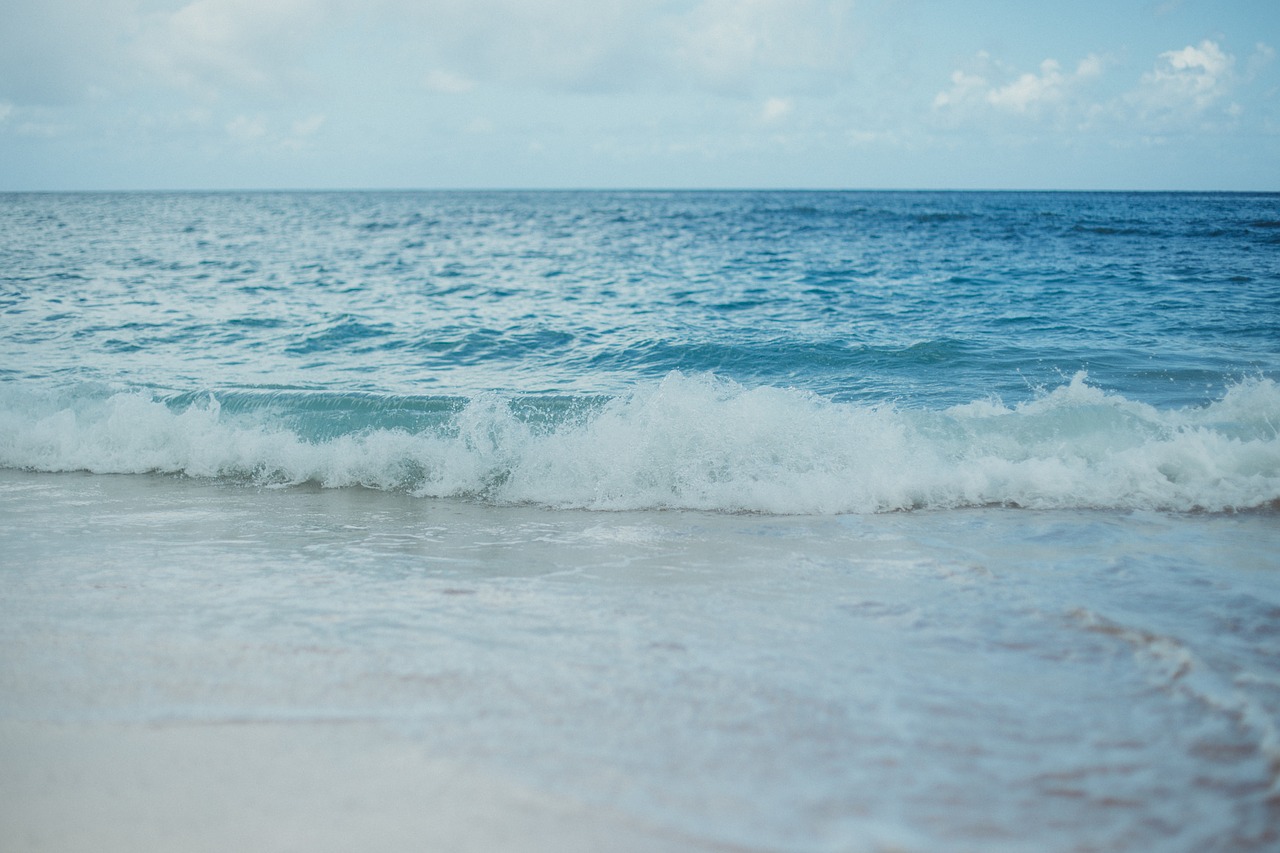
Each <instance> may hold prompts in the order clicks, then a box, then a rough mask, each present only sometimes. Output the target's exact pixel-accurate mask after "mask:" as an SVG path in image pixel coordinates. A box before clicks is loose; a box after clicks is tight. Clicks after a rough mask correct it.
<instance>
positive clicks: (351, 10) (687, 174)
mask: <svg viewBox="0 0 1280 853" xmlns="http://www.w3.org/2000/svg"><path fill="white" fill-rule="evenodd" d="M1277 50H1280V0H1043V1H1042V0H649V2H642V0H4V3H3V5H2V6H0V191H6V190H141V189H346V188H371V189H377V188H405V189H409V188H424V189H431V188H833V189H845V188H848V189H1140V190H1164V189H1168V190H1264V191H1278V190H1280V58H1277V55H1276V53H1277Z"/></svg>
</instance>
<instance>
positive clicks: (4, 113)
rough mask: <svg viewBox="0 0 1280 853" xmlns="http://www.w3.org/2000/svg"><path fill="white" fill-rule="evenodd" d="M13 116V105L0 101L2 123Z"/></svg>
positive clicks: (0, 120) (0, 119)
mask: <svg viewBox="0 0 1280 853" xmlns="http://www.w3.org/2000/svg"><path fill="white" fill-rule="evenodd" d="M11 115H13V104H11V103H9V102H8V101H0V122H3V121H4V120H5V119H7V118H8V117H9V116H11Z"/></svg>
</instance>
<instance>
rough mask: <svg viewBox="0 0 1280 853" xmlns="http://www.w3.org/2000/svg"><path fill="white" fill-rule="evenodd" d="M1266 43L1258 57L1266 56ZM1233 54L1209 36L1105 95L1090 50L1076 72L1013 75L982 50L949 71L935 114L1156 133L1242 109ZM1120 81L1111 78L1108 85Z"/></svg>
mask: <svg viewBox="0 0 1280 853" xmlns="http://www.w3.org/2000/svg"><path fill="white" fill-rule="evenodd" d="M1264 47H1265V46H1260V47H1259V49H1257V50H1255V54H1254V55H1255V56H1258V57H1263V58H1265V57H1266V50H1264V49H1263V48H1264ZM1235 64H1236V60H1235V57H1234V56H1232V55H1231V54H1229V53H1227V52H1226V51H1224V50H1223V49H1222V48H1221V46H1219V45H1218V44H1217V43H1216V42H1214V41H1209V40H1206V41H1202V42H1200V44H1198V45H1187V46H1186V47H1183V48H1180V49H1177V50H1168V51H1164V52H1163V53H1161V54H1159V55H1158V56H1157V57H1156V61H1155V63H1154V65H1153V66H1152V67H1151V69H1150V70H1149V71H1147V72H1145V73H1144V74H1142V75H1141V77H1139V79H1138V80H1137V81H1135V82H1133V83H1132V84H1131V85H1130V86H1129V87H1128V88H1127V89H1122V90H1120V91H1113V93H1112V94H1110V95H1105V96H1104V95H1102V94H1101V93H1100V92H1099V91H1098V90H1097V89H1095V88H1094V86H1093V85H1092V84H1093V82H1094V81H1096V80H1101V78H1102V77H1103V76H1104V74H1103V72H1104V70H1106V66H1107V63H1106V62H1105V61H1104V60H1103V59H1102V58H1101V57H1099V56H1098V55H1096V54H1091V55H1089V56H1086V57H1085V58H1084V59H1082V60H1080V61H1079V62H1078V63H1077V64H1076V67H1075V69H1074V70H1072V71H1069V72H1068V71H1065V70H1063V68H1062V66H1061V65H1060V64H1059V63H1058V62H1056V61H1055V60H1053V59H1046V60H1044V61H1043V62H1042V63H1040V67H1039V69H1038V70H1037V71H1035V72H1025V73H1017V72H1016V71H1015V70H1014V69H1012V68H1010V67H1009V66H1007V65H1005V64H1003V63H1001V62H999V61H997V60H995V59H993V58H992V57H990V56H988V55H987V54H978V56H977V57H976V58H975V61H974V63H973V64H972V66H971V67H970V68H967V69H959V70H957V71H954V72H953V73H952V75H951V85H950V87H948V88H947V89H944V90H942V91H940V92H938V93H937V95H935V96H934V99H933V106H934V111H935V114H937V115H939V116H945V117H948V118H950V119H951V120H956V121H963V122H975V123H983V122H990V121H993V120H995V119H997V118H998V117H1000V116H1005V117H1006V118H1007V120H1012V119H1014V118H1017V119H1019V120H1021V121H1023V122H1028V123H1030V122H1036V121H1040V120H1048V121H1051V122H1052V123H1053V125H1054V127H1055V129H1058V130H1066V129H1070V130H1076V131H1080V130H1092V131H1103V130H1106V131H1110V132H1114V133H1120V134H1122V135H1129V134H1131V133H1133V132H1141V133H1143V134H1159V133H1163V132H1165V131H1166V130H1169V129H1171V128H1172V127H1175V126H1178V125H1180V124H1181V125H1185V124H1186V123H1187V122H1199V123H1200V125H1201V126H1203V125H1204V122H1205V121H1206V120H1209V119H1213V118H1218V119H1223V120H1230V119H1234V118H1236V117H1238V116H1239V115H1240V114H1241V113H1242V112H1243V110H1244V108H1243V107H1242V106H1241V105H1240V104H1239V103H1236V102H1234V101H1232V100H1231V98H1230V95H1231V92H1232V91H1233V89H1234V88H1235V87H1236V85H1237V83H1238V82H1239V79H1238V76H1237V75H1236V73H1235V70H1234V69H1235ZM1116 82H1119V81H1113V84H1114V83H1116Z"/></svg>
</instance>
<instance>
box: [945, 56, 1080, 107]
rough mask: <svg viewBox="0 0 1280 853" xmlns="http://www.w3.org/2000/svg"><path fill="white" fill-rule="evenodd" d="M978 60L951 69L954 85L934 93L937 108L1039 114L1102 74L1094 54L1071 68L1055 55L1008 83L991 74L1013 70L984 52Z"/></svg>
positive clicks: (1002, 76) (1060, 102)
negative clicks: (1065, 67) (970, 65)
mask: <svg viewBox="0 0 1280 853" xmlns="http://www.w3.org/2000/svg"><path fill="white" fill-rule="evenodd" d="M975 64H976V65H977V67H978V69H979V70H978V71H966V70H963V69H960V70H956V71H953V72H952V74H951V87H950V88H949V89H944V90H943V91H941V92H938V94H937V95H935V96H934V99H933V106H934V109H937V110H960V111H962V112H966V113H974V112H978V113H980V112H983V111H987V110H989V109H994V110H995V111H997V112H1004V113H1014V114H1022V115H1026V114H1037V113H1039V112H1040V111H1042V110H1044V109H1047V108H1052V107H1055V106H1060V105H1064V104H1066V103H1068V102H1069V101H1071V100H1072V99H1074V98H1075V97H1076V95H1077V92H1078V90H1079V89H1080V87H1081V86H1082V85H1083V84H1084V83H1086V82H1087V81H1089V80H1092V79H1094V78H1096V77H1099V76H1101V74H1102V69H1103V61H1102V59H1101V58H1099V57H1098V56H1096V55H1092V54H1091V55H1089V56H1086V57H1085V58H1084V59H1082V60H1080V61H1079V62H1078V63H1077V64H1076V67H1075V70H1074V71H1071V72H1064V71H1063V70H1062V65H1061V64H1060V63H1059V62H1058V61H1057V60H1056V59H1046V60H1044V61H1043V62H1041V63H1040V69H1039V72H1038V73H1032V72H1027V73H1023V74H1018V75H1017V76H1016V77H1014V79H1013V80H1010V81H1009V82H1007V83H998V82H996V83H993V82H992V81H991V79H990V77H993V76H994V77H1000V78H1008V77H1010V76H1012V74H1013V72H1012V70H1011V69H1010V68H1009V67H1008V66H1006V65H1004V64H1002V63H999V62H996V61H994V60H993V59H992V58H991V56H990V55H988V54H986V53H985V52H984V53H979V54H978V55H977V57H976V62H975Z"/></svg>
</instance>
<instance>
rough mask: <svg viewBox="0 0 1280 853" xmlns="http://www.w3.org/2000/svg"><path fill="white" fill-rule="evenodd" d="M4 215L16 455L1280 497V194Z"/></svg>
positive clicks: (572, 197) (489, 202)
mask: <svg viewBox="0 0 1280 853" xmlns="http://www.w3.org/2000/svg"><path fill="white" fill-rule="evenodd" d="M0 217H2V219H0V311H3V314H2V316H3V326H2V327H0V379H2V380H3V383H4V384H3V386H2V387H0V393H3V394H4V395H5V398H6V400H7V401H8V403H7V406H6V408H7V409H8V410H9V420H8V422H7V423H6V424H5V426H4V427H3V430H2V431H0V464H5V465H9V466H15V467H29V468H36V469H46V468H47V469H54V470H59V469H64V468H85V469H89V470H102V471H135V470H173V471H186V472H188V473H196V474H203V475H218V476H222V475H227V476H239V477H254V478H258V479H266V480H269V481H283V482H298V481H304V480H309V479H310V480H317V481H319V482H324V483H327V484H331V485H343V484H346V483H361V484H365V485H375V486H379V487H390V488H408V489H410V490H413V491H416V492H419V493H423V494H454V495H478V496H481V497H483V498H486V499H496V500H515V501H526V500H527V501H533V502H535V503H537V502H541V503H549V504H553V505H587V506H596V505H599V506H606V505H607V506H615V507H617V506H636V507H641V506H697V507H704V508H716V507H720V508H725V509H762V510H768V511H774V510H778V511H847V510H868V509H872V510H874V509H889V508H899V507H913V506H955V505H965V504H972V503H1011V504H1019V505H1045V506H1069V505H1081V506H1153V507H1156V508H1174V509H1187V508H1197V507H1200V508H1209V509H1223V508H1231V507H1245V506H1254V505H1258V504H1265V503H1267V502H1269V501H1273V500H1275V499H1276V498H1277V497H1280V486H1277V483H1280V463H1278V462H1277V453H1278V451H1277V449H1276V446H1277V439H1276V425H1277V424H1278V423H1280V392H1278V391H1277V388H1276V386H1275V380H1276V378H1277V376H1280V263H1277V261H1278V260H1280V196H1277V195H1266V194H1261V195H1244V194H1146V193H1144V194H1134V193H1005V192H998V193H968V192H955V193H926V192H901V193H897V192H672V193H661V192H484V193H472V192H449V193H443V192H441V193H431V192H414V193H410V192H405V193H392V192H368V193H346V192H341V193H337V192H335V193H249V194H234V193H225V194H222V193H220V194H198V193H183V194H86V195H78V194H70V195H8V196H4V197H3V200H2V202H0ZM143 398H145V399H146V400H151V401H155V402H158V403H161V404H164V406H165V407H167V409H168V411H169V413H170V414H169V415H167V416H162V415H160V414H157V413H156V410H154V409H153V410H149V411H150V412H151V413H150V414H148V413H147V412H144V411H142V409H145V408H146V407H145V406H141V403H140V402H139V401H140V400H141V399H143ZM122 406H133V407H134V408H135V409H137V410H134V411H131V413H130V414H128V415H119V414H117V415H112V414H110V412H113V411H115V410H116V409H119V408H120V407H122ZM139 406H141V408H138V407H139ZM1037 406H1038V407H1039V408H1036V407H1037ZM95 407H96V408H95ZM104 407H105V408H104ZM1046 407H1048V409H1047V410H1046ZM90 409H92V412H91V411H90ZM72 410H75V411H77V412H78V415H77V417H76V420H75V424H74V425H68V424H63V427H64V428H66V429H70V430H72V433H73V434H70V435H68V436H64V439H65V440H63V441H62V442H61V443H60V444H59V446H57V447H50V446H49V445H48V442H47V441H44V439H46V438H47V437H48V435H49V431H50V428H49V426H48V425H47V424H45V425H44V426H41V424H44V422H45V419H47V418H49V417H52V416H54V415H56V414H57V413H58V412H69V411H72ZM215 410H216V411H215ZM184 412H185V413H187V416H188V420H195V419H197V418H198V417H199V416H200V415H199V412H204V413H205V415H206V416H207V417H206V420H207V421H208V422H207V423H204V424H203V425H202V426H200V427H198V429H200V430H204V431H205V432H206V433H208V434H204V435H203V437H202V438H201V440H200V441H199V442H195V444H198V445H200V447H201V448H203V449H202V450H193V449H191V448H189V447H188V448H186V449H184V448H182V447H179V446H177V445H179V444H182V443H183V442H185V443H186V444H192V443H193V441H192V439H191V434H190V432H189V431H190V430H193V429H197V427H196V426H189V427H186V428H181V427H175V426H174V425H173V423H170V421H169V419H167V418H170V417H176V416H179V415H181V414H182V413H184ZM210 413H211V414H210ZM129 419H132V423H131V424H130V425H128V426H125V425H124V424H125V422H126V421H127V420H129ZM109 424H114V425H115V427H116V428H119V429H123V430H125V431H126V432H127V433H128V434H129V436H130V437H131V441H132V442H133V447H132V449H131V450H129V451H124V450H121V449H120V448H119V447H118V446H116V445H118V444H119V442H114V444H113V443H112V440H98V439H96V438H94V436H95V435H98V434H99V433H107V432H109V431H110V426H109ZM713 426H714V427H718V428H719V429H718V430H717V429H710V430H709V429H708V427H713ZM183 429H186V430H188V432H187V433H184V432H183ZM1206 429H1208V430H1209V431H1211V432H1212V433H1213V435H1212V436H1210V437H1209V438H1208V439H1206V438H1205V437H1204V430H1206ZM138 430H143V431H145V432H147V434H148V435H149V436H150V437H149V438H148V439H139V438H138ZM209 430H213V431H214V432H216V433H217V435H216V437H215V436H214V435H213V434H212V433H209V432H208V431H209ZM281 431H283V432H284V433H287V435H288V436H291V437H293V438H294V439H296V441H295V442H294V443H293V444H289V442H288V441H284V440H283V439H281V436H280V435H278V433H280V432H281ZM183 435H186V438H185V439H184V438H183ZM266 436H275V437H276V439H280V440H274V439H273V441H274V442H275V443H274V444H273V446H272V447H270V448H268V447H265V446H263V444H264V442H266V443H268V444H271V442H270V441H267V439H266V438H265V437H266ZM406 437H414V438H416V439H418V440H417V441H416V442H415V441H411V440H407V438H406ZM338 440H342V441H347V442H348V443H350V442H355V443H356V444H357V445H358V446H359V447H358V452H357V451H355V450H352V448H351V447H348V446H346V445H344V446H343V447H342V448H337V446H336V445H333V444H332V442H334V441H338ZM42 441H44V443H43V444H42V443H41V442H42ZM104 441H105V445H111V446H110V447H108V446H104ZM1206 441H1208V443H1207V444H1206ZM282 442H283V443H282ZM326 442H327V443H328V445H327V446H328V447H329V448H330V450H329V452H328V453H327V454H326V453H325V452H324V451H317V450H316V447H317V446H318V445H323V444H325V443H326ZM442 442H443V443H442ZM1055 442H1056V443H1057V444H1056V445H1055ZM1224 442H1225V443H1224ZM1232 442H1234V444H1232ZM1241 442H1244V444H1243V445H1242V444H1241ZM682 444H683V445H688V446H687V447H685V448H684V449H683V450H682V449H681V445H682ZM285 445H289V446H288V447H286V446H285ZM374 445H377V448H376V449H375V448H374ZM391 445H394V447H391ZM428 445H429V446H428ZM446 445H448V446H446ZM659 445H660V448H659V449H657V450H654V451H653V452H652V453H650V454H649V456H648V457H646V458H644V459H639V460H634V463H633V465H632V468H631V469H630V473H629V474H627V475H625V476H622V477H621V479H620V478H619V476H618V475H617V472H616V471H613V473H611V470H612V469H616V468H617V467H619V465H616V464H615V463H618V462H619V460H618V456H619V454H623V455H625V454H626V453H627V452H630V451H633V450H634V449H635V448H637V447H651V446H659ZM868 445H870V446H874V447H875V448H876V449H875V450H874V451H872V452H871V455H870V456H869V457H867V458H849V453H848V452H847V451H848V450H849V449H850V448H853V447H858V446H868ZM1139 445H1141V446H1142V447H1143V449H1144V450H1145V457H1144V459H1143V460H1141V461H1139V462H1135V461H1134V460H1124V461H1123V462H1117V460H1116V458H1115V453H1117V452H1121V451H1125V450H1131V449H1133V448H1134V447H1135V446H1139ZM1192 445H1194V446H1192ZM211 447H214V448H216V450H211V449H210V448H211ZM73 448H75V449H73ZM593 453H595V454H596V456H597V457H598V458H595V459H594V460H591V461H589V462H588V463H587V466H586V467H588V468H591V470H589V471H585V472H584V471H582V470H570V469H577V468H582V466H575V465H571V464H570V462H571V461H572V460H578V459H581V458H582V457H583V454H586V455H587V456H591V455H592V454H593ZM1206 453H1207V454H1210V455H1216V456H1217V461H1218V462H1220V463H1221V466H1220V469H1219V468H1218V467H1215V468H1214V470H1212V471H1208V472H1205V471H1200V470H1198V469H1197V470H1192V469H1194V468H1195V465H1194V464H1192V463H1189V462H1188V458H1189V457H1194V456H1198V455H1201V454H1206ZM353 455H358V456H360V457H361V458H362V460H363V461H362V462H361V463H360V464H358V465H355V466H354V467H353V465H352V464H350V459H351V458H352V457H353ZM337 456H341V457H342V459H341V460H339V459H338V458H337ZM303 457H305V458H303ZM877 460H880V461H885V460H889V467H888V469H887V470H886V471H880V470H879V469H877V468H876V467H875V463H876V461H877ZM983 460H986V462H984V461H983ZM1037 460H1038V461H1040V462H1043V461H1045V460H1051V461H1052V462H1053V463H1054V464H1058V465H1060V466H1065V467H1066V468H1069V469H1071V474H1070V476H1069V477H1068V478H1067V479H1068V480H1069V481H1070V482H1069V483H1067V484H1066V485H1063V484H1057V485H1055V484H1051V483H1048V482H1042V483H1040V484H1037V483H1036V482H1034V480H1035V476H1036V475H1035V474H1033V473H1031V472H1030V470H1029V469H1028V468H1027V465H1028V464H1029V461H1037ZM1010 465H1012V466H1015V467H1016V466H1019V465H1021V466H1022V467H1023V469H1025V470H1022V471H1021V472H1019V473H1016V474H1015V475H1014V476H1007V475H1006V474H1005V473H1003V472H1002V473H1000V474H999V476H998V479H999V480H1000V482H994V481H993V480H992V478H993V477H994V476H996V475H995V474H993V471H994V468H993V466H997V467H1001V468H1005V467H1008V466H1010ZM1135 466H1136V467H1135ZM1144 466H1145V470H1137V469H1140V468H1143V467H1144ZM622 467H625V465H622ZM940 468H941V469H951V470H952V471H953V472H961V473H957V474H955V476H951V477H947V476H940V475H939V474H938V469H940ZM338 469H341V470H338ZM900 469H905V470H907V471H908V472H910V471H914V472H916V473H915V475H914V476H912V475H910V474H906V475H904V476H903V478H902V481H903V482H902V487H901V488H898V487H892V488H890V487H886V488H880V489H875V488H872V489H866V488H860V489H857V490H854V491H850V490H849V489H847V488H846V489H844V490H843V491H841V489H840V487H838V485H835V483H837V482H838V481H842V480H843V481H848V480H866V479H867V478H869V477H872V476H881V475H883V474H886V473H887V471H892V470H900ZM926 469H927V470H926ZM962 469H963V470H962ZM975 477H977V478H978V479H979V480H984V481H985V482H981V483H977V484H976V485H975V484H974V478H975ZM1135 477H1136V478H1138V479H1142V478H1148V479H1149V482H1146V483H1139V484H1137V485H1136V486H1135V485H1134V483H1133V480H1134V478H1135ZM655 478H657V480H658V481H660V482H655ZM1259 478H1261V481H1259ZM1099 479H1102V480H1106V481H1108V482H1109V483H1110V485H1109V486H1107V487H1105V488H1101V489H1099V488H1096V484H1097V481H1098V480H1099ZM1191 479H1198V480H1200V482H1197V483H1190V484H1189V481H1190V480H1191ZM535 480H536V482H533V481H535ZM748 481H749V482H750V483H751V484H752V488H753V489H755V490H756V491H757V492H759V494H757V495H756V496H755V497H752V498H749V499H744V500H740V501H734V500H729V499H728V498H727V497H726V494H727V492H726V494H721V492H722V491H725V490H726V489H727V491H728V492H732V491H734V490H735V488H736V486H739V485H742V484H743V483H744V482H748ZM1014 481H1016V482H1014ZM1122 481H1123V482H1122ZM552 483H554V484H556V485H550V484H552ZM1224 484H1225V485H1224ZM721 487H724V488H721ZM771 489H772V490H773V494H772V495H769V494H768V493H769V492H770V490H771ZM819 492H821V493H822V494H821V496H817V493H819ZM855 492H856V493H855ZM1138 493H1142V495H1145V496H1139V494H1138ZM803 494H808V495H809V496H810V498H811V499H809V498H804V497H801V495H803ZM726 501H727V502H726Z"/></svg>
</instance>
